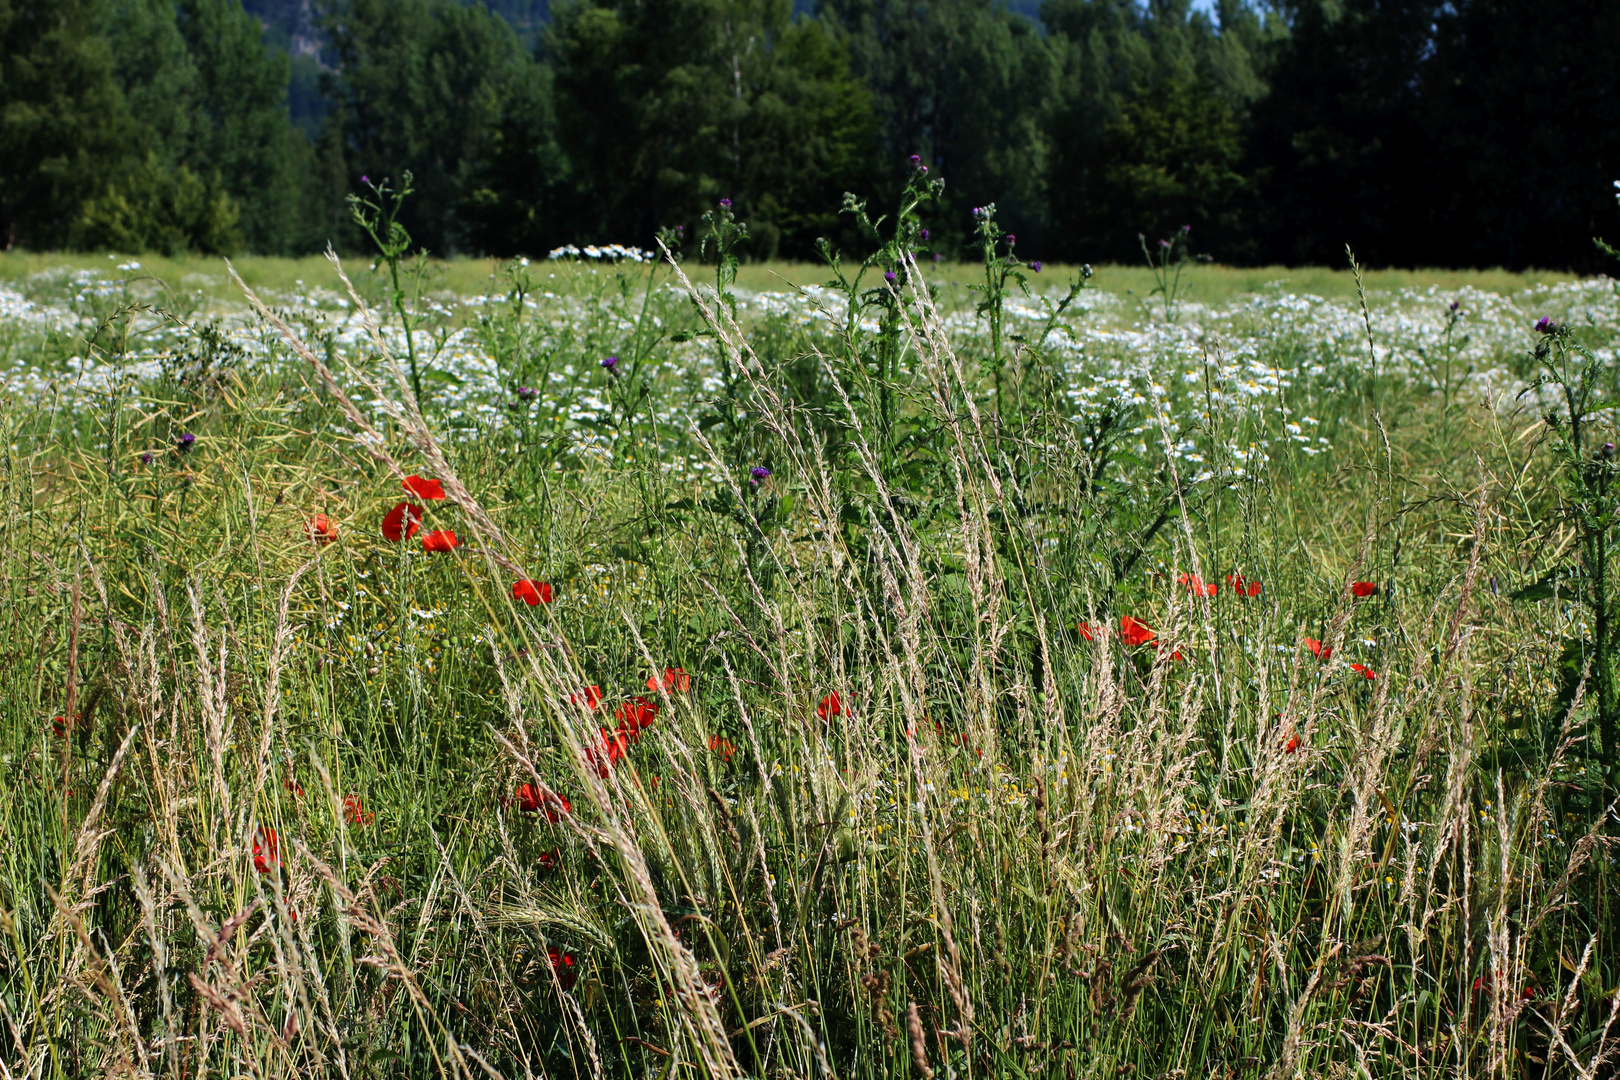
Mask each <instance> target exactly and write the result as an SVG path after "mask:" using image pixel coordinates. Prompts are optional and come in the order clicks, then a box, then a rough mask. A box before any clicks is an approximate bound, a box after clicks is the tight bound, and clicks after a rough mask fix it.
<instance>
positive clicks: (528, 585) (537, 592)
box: [512, 578, 551, 607]
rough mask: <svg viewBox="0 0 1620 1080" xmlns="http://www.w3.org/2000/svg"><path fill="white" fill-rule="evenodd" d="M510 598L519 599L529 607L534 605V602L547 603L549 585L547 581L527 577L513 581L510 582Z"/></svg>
mask: <svg viewBox="0 0 1620 1080" xmlns="http://www.w3.org/2000/svg"><path fill="white" fill-rule="evenodd" d="M512 599H514V600H521V601H523V602H524V603H525V604H528V605H529V606H530V607H534V606H535V605H536V604H549V603H551V585H550V583H548V582H544V581H530V580H529V579H527V578H524V579H523V580H522V581H514V582H512Z"/></svg>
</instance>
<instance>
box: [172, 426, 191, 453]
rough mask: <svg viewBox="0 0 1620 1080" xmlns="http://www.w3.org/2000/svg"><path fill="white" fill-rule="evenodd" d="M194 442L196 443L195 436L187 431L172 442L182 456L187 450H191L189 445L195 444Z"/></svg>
mask: <svg viewBox="0 0 1620 1080" xmlns="http://www.w3.org/2000/svg"><path fill="white" fill-rule="evenodd" d="M196 441H197V436H195V435H193V434H192V433H191V432H189V431H188V432H186V433H185V434H184V435H182V436H180V437H179V438H178V439H176V440H174V444H175V446H176V447H178V448H179V450H180V452H181V453H182V454H183V453H185V452H186V451H187V450H190V449H191V444H192V443H194V442H196Z"/></svg>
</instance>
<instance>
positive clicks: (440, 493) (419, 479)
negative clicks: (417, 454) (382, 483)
mask: <svg viewBox="0 0 1620 1080" xmlns="http://www.w3.org/2000/svg"><path fill="white" fill-rule="evenodd" d="M405 490H406V491H408V492H410V493H411V494H412V495H415V496H416V497H417V498H418V499H428V500H433V499H442V498H444V485H443V484H441V483H439V482H438V481H437V480H429V479H428V478H427V477H425V476H414V475H413V476H407V477H406V478H405Z"/></svg>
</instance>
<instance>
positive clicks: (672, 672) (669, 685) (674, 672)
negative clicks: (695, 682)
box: [647, 667, 692, 694]
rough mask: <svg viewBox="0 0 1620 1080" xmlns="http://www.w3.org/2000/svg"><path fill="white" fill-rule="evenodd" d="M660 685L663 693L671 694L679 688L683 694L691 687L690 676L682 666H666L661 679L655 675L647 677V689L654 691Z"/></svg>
mask: <svg viewBox="0 0 1620 1080" xmlns="http://www.w3.org/2000/svg"><path fill="white" fill-rule="evenodd" d="M660 686H662V687H663V688H664V692H665V693H669V694H673V693H674V692H675V691H677V690H679V691H680V692H681V693H683V694H684V693H686V692H687V691H688V690H690V689H692V676H690V675H688V674H687V673H686V671H685V670H684V669H682V668H678V667H667V668H665V669H664V677H663V679H662V680H660V679H659V678H658V676H657V675H650V676H648V677H647V689H649V690H654V691H656V690H657V689H658V688H659V687H660Z"/></svg>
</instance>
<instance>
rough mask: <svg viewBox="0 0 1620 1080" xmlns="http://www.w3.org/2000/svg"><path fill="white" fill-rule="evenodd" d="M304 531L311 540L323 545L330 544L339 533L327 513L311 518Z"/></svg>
mask: <svg viewBox="0 0 1620 1080" xmlns="http://www.w3.org/2000/svg"><path fill="white" fill-rule="evenodd" d="M304 532H305V534H306V535H308V536H309V538H310V540H311V541H313V542H314V543H317V544H322V545H324V544H330V543H331V542H332V541H334V540H336V539H337V535H338V531H337V526H336V525H333V524H332V523H331V522H330V521H329V520H327V517H326V515H325V514H316V515H315V516H314V517H312V518H310V519H309V524H308V525H306V526H305V527H304Z"/></svg>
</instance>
